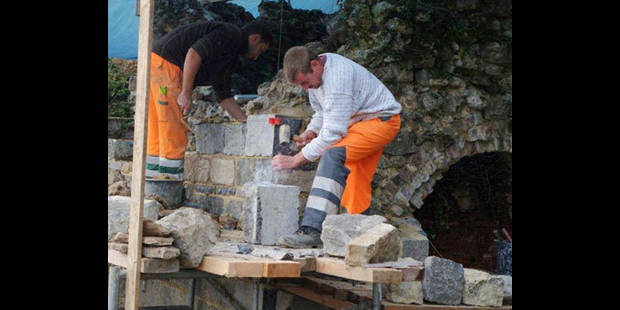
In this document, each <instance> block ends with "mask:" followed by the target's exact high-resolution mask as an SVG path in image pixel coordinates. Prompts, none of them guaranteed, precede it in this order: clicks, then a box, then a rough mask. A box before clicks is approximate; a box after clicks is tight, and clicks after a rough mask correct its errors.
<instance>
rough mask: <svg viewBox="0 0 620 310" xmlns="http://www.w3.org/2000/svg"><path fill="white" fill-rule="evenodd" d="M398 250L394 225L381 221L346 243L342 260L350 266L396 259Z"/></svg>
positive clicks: (396, 232) (398, 245)
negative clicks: (345, 250)
mask: <svg viewBox="0 0 620 310" xmlns="http://www.w3.org/2000/svg"><path fill="white" fill-rule="evenodd" d="M399 251H400V244H399V240H398V230H397V229H396V227H394V226H392V225H390V224H386V223H381V224H379V225H375V227H373V228H371V229H369V230H368V231H366V232H365V233H363V234H361V235H359V236H357V237H356V238H355V239H353V240H351V242H349V244H347V252H346V255H345V257H344V261H345V263H346V264H347V265H350V266H362V265H365V264H368V263H383V262H390V261H396V260H397V259H398V254H399Z"/></svg>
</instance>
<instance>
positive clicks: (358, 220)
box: [321, 214, 386, 257]
mask: <svg viewBox="0 0 620 310" xmlns="http://www.w3.org/2000/svg"><path fill="white" fill-rule="evenodd" d="M385 221H386V219H385V218H384V217H383V216H380V215H362V214H338V215H328V216H326V217H325V221H323V227H322V232H321V240H322V241H323V251H324V252H325V253H327V254H329V255H332V256H340V257H344V256H345V255H346V253H347V244H349V242H351V240H353V239H355V238H356V237H357V236H359V235H361V234H362V233H364V232H366V231H367V230H369V229H371V228H373V227H375V226H376V225H379V224H381V223H384V222H385Z"/></svg>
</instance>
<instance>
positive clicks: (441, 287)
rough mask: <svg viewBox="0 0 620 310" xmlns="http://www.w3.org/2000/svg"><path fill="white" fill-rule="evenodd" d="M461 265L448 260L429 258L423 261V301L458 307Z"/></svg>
mask: <svg viewBox="0 0 620 310" xmlns="http://www.w3.org/2000/svg"><path fill="white" fill-rule="evenodd" d="M463 273H464V271H463V265H461V264H459V263H457V262H454V261H451V260H449V259H444V258H439V257H436V256H429V257H427V258H426V259H425V260H424V279H423V280H422V291H423V293H424V300H426V301H430V302H433V303H438V304H443V305H458V304H460V303H461V300H462V299H463V287H464V283H465V280H464V276H463Z"/></svg>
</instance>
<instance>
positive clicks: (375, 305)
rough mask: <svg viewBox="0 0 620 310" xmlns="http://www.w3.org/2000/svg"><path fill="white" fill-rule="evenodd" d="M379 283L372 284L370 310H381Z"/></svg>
mask: <svg viewBox="0 0 620 310" xmlns="http://www.w3.org/2000/svg"><path fill="white" fill-rule="evenodd" d="M381 299H382V297H381V283H373V284H372V310H381Z"/></svg>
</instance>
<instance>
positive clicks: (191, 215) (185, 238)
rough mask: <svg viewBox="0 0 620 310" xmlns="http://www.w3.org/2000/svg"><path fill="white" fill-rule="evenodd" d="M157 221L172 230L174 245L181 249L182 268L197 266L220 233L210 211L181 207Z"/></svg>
mask: <svg viewBox="0 0 620 310" xmlns="http://www.w3.org/2000/svg"><path fill="white" fill-rule="evenodd" d="M156 223H158V224H160V225H161V226H163V227H165V228H167V229H168V230H170V235H171V236H172V237H173V238H174V242H173V245H174V247H176V248H178V249H179V250H180V251H181V255H180V256H179V260H180V263H181V268H196V267H198V265H200V262H201V261H202V257H203V256H204V255H205V254H206V253H207V252H208V251H209V249H211V248H212V247H213V246H214V245H215V242H216V241H217V238H218V237H219V235H220V228H219V225H218V223H217V222H216V221H215V220H213V219H212V218H211V215H209V213H207V212H205V211H202V210H200V209H195V208H186V207H181V208H179V209H177V210H175V211H174V212H173V213H172V214H170V215H168V216H166V217H164V218H162V219H161V220H159V221H157V222H156Z"/></svg>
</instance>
